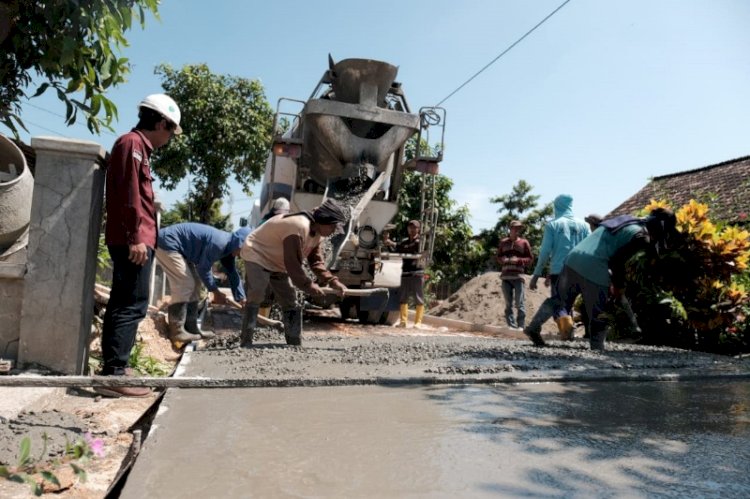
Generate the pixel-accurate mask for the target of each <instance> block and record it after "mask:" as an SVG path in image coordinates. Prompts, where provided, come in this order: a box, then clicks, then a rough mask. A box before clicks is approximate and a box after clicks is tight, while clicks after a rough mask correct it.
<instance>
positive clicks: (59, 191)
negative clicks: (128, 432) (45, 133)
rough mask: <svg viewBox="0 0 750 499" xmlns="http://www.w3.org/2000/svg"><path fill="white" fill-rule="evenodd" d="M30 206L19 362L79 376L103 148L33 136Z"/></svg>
mask: <svg viewBox="0 0 750 499" xmlns="http://www.w3.org/2000/svg"><path fill="white" fill-rule="evenodd" d="M31 146H32V147H33V148H34V149H35V150H36V154H37V159H36V176H35V179H34V180H35V181H34V199H33V201H32V206H31V228H30V233H29V247H28V263H27V269H28V270H27V274H26V276H25V286H24V292H23V309H22V311H21V326H20V343H19V350H18V362H19V364H20V365H21V366H28V365H31V364H39V365H41V366H44V367H46V368H48V369H51V370H53V371H56V372H59V373H63V374H85V373H86V371H87V370H88V347H89V339H90V335H91V322H92V319H93V313H94V297H93V289H94V283H95V280H96V252H97V247H98V240H99V231H100V224H101V216H102V200H103V194H104V176H105V168H104V167H103V165H104V157H105V156H104V155H105V151H104V149H103V148H102V147H101V146H100V145H99V144H96V143H94V142H87V141H78V140H68V139H61V138H52V137H34V138H32V139H31Z"/></svg>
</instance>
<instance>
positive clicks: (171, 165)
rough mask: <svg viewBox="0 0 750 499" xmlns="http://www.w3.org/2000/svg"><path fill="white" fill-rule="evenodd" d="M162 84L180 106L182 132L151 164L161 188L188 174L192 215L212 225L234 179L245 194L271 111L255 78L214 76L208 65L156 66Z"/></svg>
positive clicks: (261, 158) (265, 142) (256, 173)
mask: <svg viewBox="0 0 750 499" xmlns="http://www.w3.org/2000/svg"><path fill="white" fill-rule="evenodd" d="M156 74H158V75H160V76H161V77H162V87H163V88H164V91H165V92H166V93H167V94H169V95H170V96H171V97H172V98H173V99H174V100H175V101H176V102H177V104H178V105H179V106H180V111H181V112H182V120H181V122H180V125H181V126H182V129H183V130H184V133H183V134H182V135H179V136H176V137H174V138H173V139H172V140H170V142H169V144H168V145H167V146H165V147H162V148H160V149H157V150H156V151H155V152H154V157H153V163H152V165H153V166H152V168H153V172H154V174H155V175H156V176H157V177H158V178H159V180H160V182H161V184H162V185H163V186H164V188H166V189H173V188H175V187H176V186H177V184H178V183H179V182H180V181H181V180H182V179H183V178H185V176H187V174H188V173H190V175H192V180H193V189H194V190H193V193H192V197H191V200H190V201H191V204H192V206H193V212H194V213H193V219H194V220H195V221H198V222H201V223H211V210H212V207H213V206H214V202H215V200H217V199H221V198H222V197H223V196H224V195H225V194H227V193H228V192H229V184H228V182H229V178H230V177H233V178H234V179H235V180H236V181H237V182H239V184H240V185H241V186H242V187H243V189H244V191H245V193H246V194H248V195H250V194H251V191H250V186H251V184H252V183H253V182H255V181H257V180H259V179H260V177H261V174H262V172H263V168H264V166H265V160H266V156H267V155H268V152H269V149H270V146H271V128H272V127H273V111H272V109H271V106H270V104H269V103H268V100H267V99H266V97H265V94H264V91H263V86H262V85H261V83H260V82H259V81H258V80H248V79H245V78H239V77H234V76H224V75H217V74H213V73H212V72H211V71H210V69H209V68H208V66H207V65H205V64H195V65H186V66H184V67H182V69H174V68H172V67H171V66H169V65H160V66H159V67H157V68H156Z"/></svg>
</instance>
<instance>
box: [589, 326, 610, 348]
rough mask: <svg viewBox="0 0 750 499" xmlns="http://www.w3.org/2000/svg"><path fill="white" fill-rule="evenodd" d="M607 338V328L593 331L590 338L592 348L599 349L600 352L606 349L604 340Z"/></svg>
mask: <svg viewBox="0 0 750 499" xmlns="http://www.w3.org/2000/svg"><path fill="white" fill-rule="evenodd" d="M606 339H607V330H606V329H604V330H602V331H591V338H589V346H590V347H591V350H597V351H600V352H603V351H604V342H605V341H606Z"/></svg>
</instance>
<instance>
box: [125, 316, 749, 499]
mask: <svg viewBox="0 0 750 499" xmlns="http://www.w3.org/2000/svg"><path fill="white" fill-rule="evenodd" d="M331 329H334V330H337V331H338V334H337V333H336V332H331ZM233 341H234V339H233V338H231V337H228V336H226V335H225V336H224V338H223V339H221V341H218V342H215V343H214V345H213V347H210V348H209V349H207V350H203V351H197V352H193V353H191V354H190V356H189V359H188V362H187V363H186V365H185V369H184V373H183V375H184V376H207V377H224V378H227V377H229V378H231V377H235V378H262V379H267V380H268V381H269V382H270V384H272V383H273V382H274V381H280V380H285V379H286V380H292V379H297V380H309V381H310V382H311V384H316V383H317V384H320V383H319V382H320V381H321V380H324V379H335V380H339V381H340V382H341V383H340V384H346V380H347V379H351V380H366V379H371V380H373V382H374V383H375V382H377V381H376V380H380V382H381V383H382V384H385V385H388V380H389V379H390V380H398V379H400V380H409V379H411V380H413V381H414V383H413V384H401V385H393V386H390V385H389V386H336V387H319V386H318V387H297V388H246V389H234V388H233V389H212V390H206V389H190V390H184V389H170V390H169V391H168V393H167V395H166V397H165V400H164V402H163V404H162V408H161V414H160V415H159V416H157V419H156V420H155V429H154V430H153V431H152V434H151V436H150V437H149V439H148V440H147V441H146V445H145V448H144V450H143V452H142V454H141V455H140V456H139V458H138V460H137V462H136V465H135V467H134V469H133V471H132V473H131V475H130V477H129V479H128V481H127V483H126V486H125V489H124V491H123V493H122V496H121V497H125V498H136V497H138V498H140V497H184V496H185V495H186V494H190V495H191V496H203V497H285V496H294V497H311V496H312V497H405V496H406V497H457V496H458V497H461V496H463V497H468V496H471V497H491V496H492V497H497V496H519V495H531V496H574V495H589V496H631V497H645V496H664V497H685V496H688V495H691V496H695V495H701V496H707V495H708V496H722V497H746V495H747V491H748V490H750V477H748V475H747V473H746V470H747V469H748V466H750V451H749V450H748V448H747V445H746V442H747V441H748V440H747V439H748V437H750V412H749V411H750V408H748V405H747V404H748V402H747V401H748V400H749V399H750V382H749V381H748V380H747V378H744V379H741V378H740V379H736V380H719V379H713V380H708V381H703V382H679V383H660V382H658V383H653V382H638V383H633V382H601V381H600V382H579V383H564V384H559V383H528V381H530V379H529V378H534V377H535V376H539V377H543V376H545V375H548V374H549V373H553V372H568V373H570V372H587V373H590V374H591V375H592V376H595V375H597V374H600V375H607V376H611V375H612V373H620V374H622V376H623V378H627V376H628V375H634V374H635V373H637V372H647V371H649V372H661V373H684V372H688V371H692V372H703V373H705V374H707V375H711V374H727V373H745V374H747V373H748V371H749V370H748V367H750V366H748V361H747V360H742V359H731V358H726V357H718V356H713V355H707V354H701V353H695V352H692V353H691V352H684V351H679V350H674V349H666V348H653V347H644V346H634V345H611V350H610V351H609V352H607V353H605V354H600V353H594V352H590V351H588V350H587V348H586V347H585V344H583V343H581V342H574V343H573V344H565V345H563V344H559V345H557V347H556V348H542V349H537V348H533V347H531V346H530V345H529V344H527V343H526V342H519V341H512V340H500V339H494V338H489V337H478V336H472V335H457V334H455V333H449V332H441V331H414V330H407V332H404V330H397V329H395V328H388V327H371V328H362V327H360V326H351V325H347V324H337V323H332V324H320V323H312V324H306V331H305V336H304V343H303V344H304V346H303V347H302V348H298V347H292V348H289V347H284V346H282V345H281V343H282V342H283V337H282V336H281V335H279V333H278V332H273V331H270V330H266V331H261V332H260V334H259V335H258V337H257V341H256V346H255V347H254V348H252V349H248V350H243V349H232V348H226V347H227V346H231V345H232V344H233ZM498 373H510V374H512V375H517V376H518V377H519V381H526V382H524V383H523V384H519V385H513V384H501V385H486V386H483V385H475V386H468V385H460V383H461V382H462V381H461V380H465V379H471V378H475V379H476V378H478V377H482V376H488V375H497V374H498ZM435 376H443V377H444V379H445V380H446V381H449V380H450V379H452V378H453V379H455V382H456V383H459V385H455V384H436V385H429V386H427V385H423V384H421V381H420V379H424V377H428V378H430V379H434V377H435Z"/></svg>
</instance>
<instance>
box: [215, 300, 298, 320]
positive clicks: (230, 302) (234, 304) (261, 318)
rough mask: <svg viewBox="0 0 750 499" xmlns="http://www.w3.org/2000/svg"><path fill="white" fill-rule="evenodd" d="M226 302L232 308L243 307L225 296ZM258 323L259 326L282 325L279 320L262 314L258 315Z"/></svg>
mask: <svg viewBox="0 0 750 499" xmlns="http://www.w3.org/2000/svg"><path fill="white" fill-rule="evenodd" d="M227 303H229V304H230V305H231V306H233V307H234V308H238V309H240V310H242V309H243V308H245V307H243V306H242V305H240V304H239V303H237V302H236V301H234V300H233V299H231V298H229V297H227ZM258 324H260V325H261V326H271V327H283V325H284V324H283V323H282V322H281V321H276V320H273V319H269V318H268V317H264V316H262V315H258Z"/></svg>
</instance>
